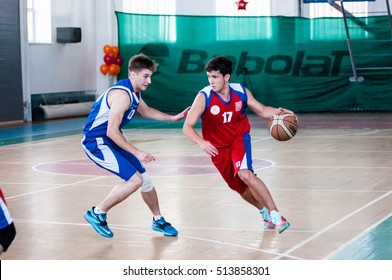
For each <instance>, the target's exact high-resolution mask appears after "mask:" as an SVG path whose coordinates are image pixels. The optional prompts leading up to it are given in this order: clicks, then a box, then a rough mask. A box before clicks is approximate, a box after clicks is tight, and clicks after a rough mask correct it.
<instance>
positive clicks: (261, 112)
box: [246, 89, 297, 119]
mask: <svg viewBox="0 0 392 280" xmlns="http://www.w3.org/2000/svg"><path fill="white" fill-rule="evenodd" d="M246 95H247V96H248V107H249V109H251V110H252V111H253V112H255V113H256V115H258V116H259V117H260V118H264V119H269V118H270V117H271V116H273V115H275V114H279V113H280V112H284V113H288V114H292V115H294V116H295V114H294V113H293V112H292V111H290V110H287V109H284V108H275V107H271V106H266V105H264V104H262V103H260V102H259V101H257V100H256V98H254V96H253V94H252V93H251V92H250V91H249V90H248V89H246ZM295 117H297V116H295Z"/></svg>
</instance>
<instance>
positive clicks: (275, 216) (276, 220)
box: [270, 210, 282, 225]
mask: <svg viewBox="0 0 392 280" xmlns="http://www.w3.org/2000/svg"><path fill="white" fill-rule="evenodd" d="M270 215H271V219H272V222H273V223H274V224H275V225H278V224H280V223H281V222H282V215H281V214H280V213H279V212H278V211H276V210H272V211H271V212H270Z"/></svg>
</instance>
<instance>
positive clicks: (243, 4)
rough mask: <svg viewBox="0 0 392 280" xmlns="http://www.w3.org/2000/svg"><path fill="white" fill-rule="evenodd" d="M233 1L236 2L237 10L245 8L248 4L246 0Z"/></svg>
mask: <svg viewBox="0 0 392 280" xmlns="http://www.w3.org/2000/svg"><path fill="white" fill-rule="evenodd" d="M235 3H236V4H237V7H238V10H246V5H247V4H248V2H245V1H244V0H240V1H238V2H235Z"/></svg>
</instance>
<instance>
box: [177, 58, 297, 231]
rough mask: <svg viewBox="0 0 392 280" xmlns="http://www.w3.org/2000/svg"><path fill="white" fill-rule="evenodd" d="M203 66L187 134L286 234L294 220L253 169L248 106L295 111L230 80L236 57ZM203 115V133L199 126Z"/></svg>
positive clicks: (266, 112)
mask: <svg viewBox="0 0 392 280" xmlns="http://www.w3.org/2000/svg"><path fill="white" fill-rule="evenodd" d="M205 69H206V71H207V78H208V82H209V86H206V87H204V88H203V89H202V90H201V91H199V93H198V94H197V95H196V97H195V100H194V101H193V104H192V106H191V109H190V111H189V113H188V116H187V118H186V120H185V123H184V126H183V133H184V134H185V135H186V136H187V137H188V138H189V139H190V140H191V141H193V142H194V143H196V144H198V145H199V147H200V149H201V150H202V151H204V152H206V153H207V154H208V155H210V156H211V160H212V163H213V164H214V165H215V167H216V168H217V170H218V171H219V172H220V174H221V175H222V177H223V179H224V180H225V181H226V183H227V184H228V186H229V187H230V188H231V189H233V190H234V191H236V192H238V193H239V194H240V195H241V197H242V198H243V199H244V200H245V201H247V202H248V203H250V204H251V205H253V206H255V207H256V208H257V209H258V210H259V212H260V214H261V216H262V218H263V220H264V227H265V228H270V229H276V231H277V232H278V233H282V232H283V231H284V230H286V229H287V228H288V227H290V223H289V222H288V221H287V220H286V219H285V218H284V217H283V216H282V214H281V213H280V212H279V211H278V208H277V207H276V205H275V202H274V200H273V198H272V196H271V194H270V192H269V190H268V188H267V186H266V185H265V184H264V182H263V181H262V180H261V179H260V178H258V177H257V176H256V175H255V174H254V172H253V169H252V154H251V138H250V134H249V133H250V124H249V119H248V116H247V114H246V109H247V108H249V109H251V110H252V111H253V112H254V113H256V114H257V115H258V116H259V117H260V118H264V119H269V118H270V117H271V116H273V115H274V114H278V113H279V112H285V113H290V114H293V115H294V113H293V112H292V111H290V110H287V109H283V108H274V107H269V106H265V105H263V104H261V103H260V102H258V101H257V100H256V99H255V98H254V97H253V95H252V93H251V92H250V91H249V90H248V89H247V88H245V87H244V86H243V85H242V84H238V83H230V77H231V73H232V62H231V60H230V59H229V58H228V57H224V56H217V57H214V58H212V59H211V60H210V61H209V62H208V63H207V65H206V66H205ZM295 117H296V116H295ZM200 118H201V133H202V136H200V135H199V134H198V133H197V132H196V130H195V125H196V124H197V122H198V120H199V119H200ZM296 118H297V117H296Z"/></svg>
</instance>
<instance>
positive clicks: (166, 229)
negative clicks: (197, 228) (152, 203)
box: [151, 217, 178, 236]
mask: <svg viewBox="0 0 392 280" xmlns="http://www.w3.org/2000/svg"><path fill="white" fill-rule="evenodd" d="M151 228H152V229H153V230H155V231H159V232H163V234H164V235H165V236H177V234H178V231H177V230H176V229H175V228H174V227H172V225H171V224H170V223H168V222H166V220H165V218H164V217H161V218H160V219H159V220H157V221H155V220H154V218H153V219H152V226H151Z"/></svg>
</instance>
